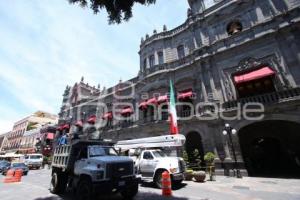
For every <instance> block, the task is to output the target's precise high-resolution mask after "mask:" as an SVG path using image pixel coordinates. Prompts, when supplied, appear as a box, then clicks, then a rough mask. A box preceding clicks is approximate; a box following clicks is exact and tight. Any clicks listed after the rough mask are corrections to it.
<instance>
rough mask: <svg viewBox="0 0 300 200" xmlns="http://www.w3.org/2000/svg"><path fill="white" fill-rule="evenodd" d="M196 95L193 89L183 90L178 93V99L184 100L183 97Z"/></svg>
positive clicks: (187, 97)
mask: <svg viewBox="0 0 300 200" xmlns="http://www.w3.org/2000/svg"><path fill="white" fill-rule="evenodd" d="M193 95H194V93H193V91H188V92H182V93H180V94H179V95H178V97H177V98H178V99H179V100H183V99H189V98H192V97H193Z"/></svg>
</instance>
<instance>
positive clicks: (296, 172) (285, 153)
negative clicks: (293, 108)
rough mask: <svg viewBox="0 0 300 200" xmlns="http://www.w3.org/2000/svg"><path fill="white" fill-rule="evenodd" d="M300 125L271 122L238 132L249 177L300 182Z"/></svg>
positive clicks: (261, 123) (244, 128)
mask: <svg viewBox="0 0 300 200" xmlns="http://www.w3.org/2000/svg"><path fill="white" fill-rule="evenodd" d="M299 130H300V124H299V123H295V122H289V121H282V120H270V121H263V122H257V123H253V124H250V125H247V126H245V127H243V128H241V129H240V130H239V133H238V136H239V141H240V145H241V150H242V155H243V159H244V162H245V166H246V168H247V170H248V174H249V175H250V176H262V177H292V178H296V177H297V178H300V145H299V142H300V134H299Z"/></svg>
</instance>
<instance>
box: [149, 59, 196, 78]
mask: <svg viewBox="0 0 300 200" xmlns="http://www.w3.org/2000/svg"><path fill="white" fill-rule="evenodd" d="M192 62H193V55H187V56H185V57H183V58H180V59H178V60H175V61H172V62H169V63H164V64H161V65H154V66H152V67H151V68H148V69H146V71H145V72H144V73H145V74H146V75H148V74H152V73H154V72H157V71H161V70H166V69H174V68H176V67H179V66H181V65H185V64H191V63H192Z"/></svg>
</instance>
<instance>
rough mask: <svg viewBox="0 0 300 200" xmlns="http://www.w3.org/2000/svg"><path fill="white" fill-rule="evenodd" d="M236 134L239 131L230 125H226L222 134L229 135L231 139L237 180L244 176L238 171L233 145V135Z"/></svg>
mask: <svg viewBox="0 0 300 200" xmlns="http://www.w3.org/2000/svg"><path fill="white" fill-rule="evenodd" d="M236 132H237V131H236V130H235V129H234V128H232V127H231V126H230V124H228V123H226V124H225V127H224V130H223V132H222V133H223V135H225V136H226V135H228V137H229V142H230V145H231V149H232V153H233V158H234V165H235V166H234V167H235V170H236V177H237V178H242V174H241V172H240V170H239V169H238V164H237V159H236V154H235V149H234V145H233V141H232V135H235V134H236Z"/></svg>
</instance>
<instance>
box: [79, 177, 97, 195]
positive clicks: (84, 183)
mask: <svg viewBox="0 0 300 200" xmlns="http://www.w3.org/2000/svg"><path fill="white" fill-rule="evenodd" d="M76 197H77V200H92V199H93V197H94V193H93V185H92V182H91V180H89V179H88V178H83V179H82V180H80V181H79V183H78V185H77V188H76Z"/></svg>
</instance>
